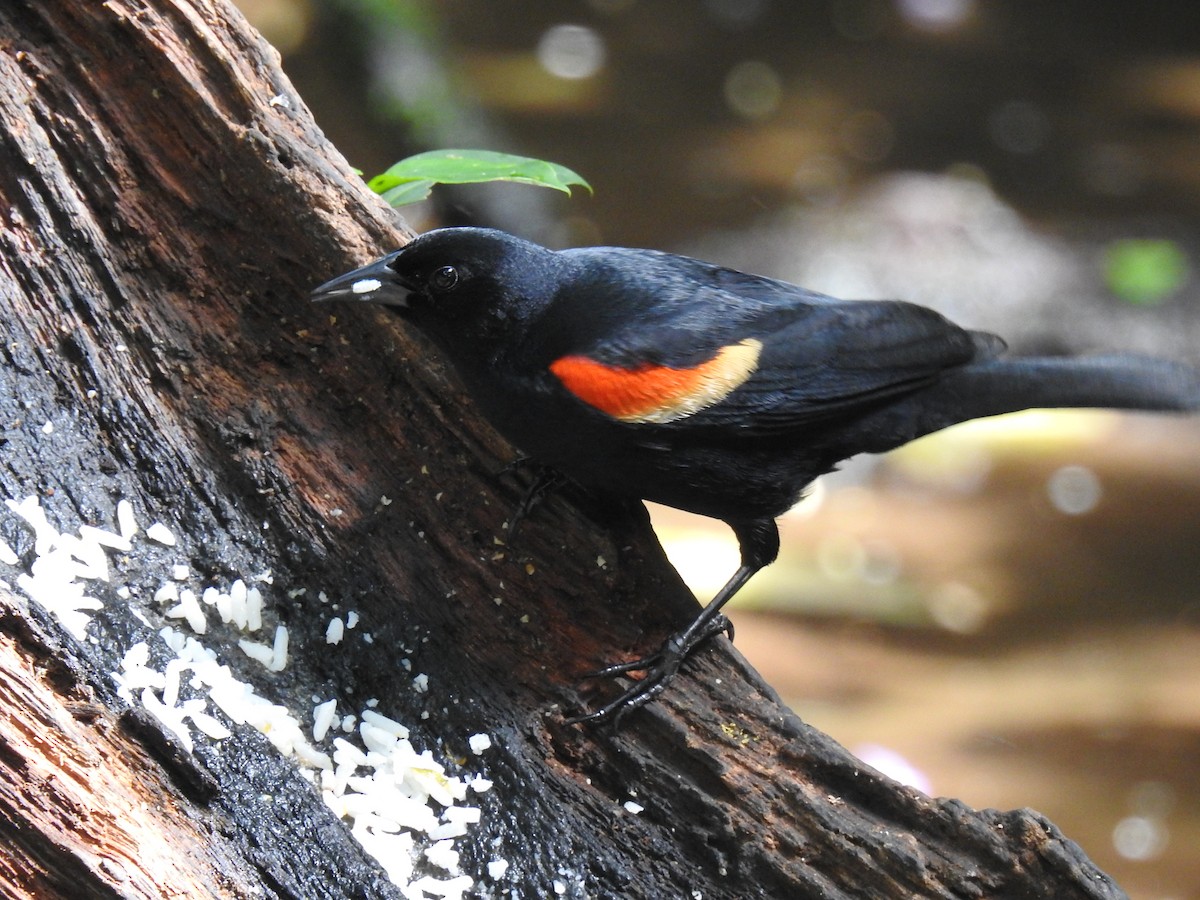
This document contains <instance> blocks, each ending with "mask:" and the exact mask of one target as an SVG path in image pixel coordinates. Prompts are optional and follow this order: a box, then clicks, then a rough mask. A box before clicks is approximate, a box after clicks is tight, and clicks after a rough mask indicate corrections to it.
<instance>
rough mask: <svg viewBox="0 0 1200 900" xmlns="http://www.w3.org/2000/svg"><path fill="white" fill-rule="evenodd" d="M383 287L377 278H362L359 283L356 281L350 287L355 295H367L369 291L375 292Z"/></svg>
mask: <svg viewBox="0 0 1200 900" xmlns="http://www.w3.org/2000/svg"><path fill="white" fill-rule="evenodd" d="M381 287H383V282H382V281H380V280H379V279H378V278H364V279H362V280H361V281H356V282H354V284H353V285H352V286H351V287H350V290H352V291H353V292H354V293H356V294H369V293H371V291H377V290H379V289H380V288H381Z"/></svg>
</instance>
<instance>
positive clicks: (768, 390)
mask: <svg viewBox="0 0 1200 900" xmlns="http://www.w3.org/2000/svg"><path fill="white" fill-rule="evenodd" d="M313 297H314V299H319V300H329V299H357V300H366V301H371V302H375V303H383V304H387V305H389V306H392V307H394V308H395V309H396V310H397V311H398V312H399V313H400V314H401V316H403V318H404V319H406V320H408V321H410V322H412V323H413V324H414V325H416V326H417V327H418V328H419V329H421V330H422V331H423V332H425V333H426V334H428V335H429V336H430V337H431V338H432V339H433V340H434V341H435V342H436V343H437V344H438V345H439V346H440V348H441V349H442V350H443V351H444V352H445V354H446V356H447V357H449V359H450V361H451V362H452V363H453V365H454V367H455V369H456V370H457V371H458V373H459V375H460V376H461V378H462V380H463V382H464V383H465V385H466V387H467V389H468V391H469V392H470V393H471V394H472V395H473V397H474V398H475V400H476V401H478V403H479V405H480V407H481V409H482V410H483V412H484V413H485V414H486V416H487V417H488V419H490V420H491V422H492V423H493V424H494V425H495V427H496V428H497V429H499V430H500V432H501V433H502V434H504V435H505V437H507V438H508V439H509V440H510V441H511V442H512V443H513V444H514V445H515V446H516V447H517V448H519V449H520V450H521V451H522V452H524V453H526V454H528V455H529V457H531V458H532V459H533V460H535V461H537V462H539V463H542V464H544V465H546V466H549V467H551V468H552V469H554V470H557V471H558V472H561V473H562V474H563V475H565V476H567V477H569V478H571V479H573V480H574V481H576V482H578V483H580V484H582V485H584V486H587V487H590V488H592V489H597V490H600V491H606V492H611V493H612V494H614V495H619V496H623V497H633V498H641V499H645V500H654V501H657V502H659V503H664V504H666V505H667V506H673V507H677V508H679V509H685V510H691V511H692V512H696V513H700V514H701V515H705V516H711V517H713V518H717V519H721V520H723V521H725V522H726V523H728V525H729V526H730V527H731V528H732V529H733V532H734V534H735V535H736V536H737V539H738V542H739V544H740V547H741V566H740V567H739V568H738V570H737V571H736V572H735V573H734V574H733V577H731V578H730V579H729V581H728V583H727V584H726V585H725V586H724V587H723V588H721V590H720V591H719V592H718V593H717V595H716V596H715V597H714V598H713V600H712V601H711V602H710V603H709V604H708V606H707V607H705V608H704V609H703V611H702V612H701V613H700V614H699V615H698V616H697V617H696V619H695V620H694V621H693V622H692V623H691V624H690V625H688V626H687V627H686V628H684V629H683V630H682V631H680V632H678V633H677V634H675V635H673V636H672V637H670V638H669V639H668V640H667V641H666V642H665V643H664V644H663V646H662V648H661V649H660V650H659V651H658V652H657V653H655V654H653V655H652V656H650V657H647V658H646V659H642V660H637V661H634V662H630V663H622V664H618V665H615V666H610V667H609V668H607V669H605V670H603V671H602V672H600V673H596V674H597V675H615V674H619V673H625V672H633V671H644V672H645V675H644V677H642V678H641V679H640V680H638V681H636V682H635V683H634V684H633V685H632V686H631V687H629V688H628V689H627V690H625V692H624V693H622V694H621V695H620V696H618V697H617V698H616V699H615V700H613V701H612V702H611V703H609V704H608V705H606V706H604V707H603V708H601V709H599V710H597V711H595V712H592V713H590V714H588V715H584V716H580V717H579V718H578V719H576V720H573V721H586V720H595V721H603V720H608V719H613V718H615V717H617V716H619V715H620V714H623V713H624V712H626V711H628V710H630V709H634V708H637V707H639V706H642V705H643V704H645V703H647V702H648V701H649V700H651V699H652V698H653V697H654V696H656V695H657V694H659V693H660V692H661V691H662V690H663V688H664V686H665V685H666V683H667V681H668V680H669V679H670V678H671V676H672V675H673V674H674V673H675V672H676V671H677V670H678V668H679V666H680V664H681V663H682V661H683V660H684V659H685V658H686V657H687V655H688V654H689V653H690V652H691V651H692V650H693V649H694V648H695V647H696V646H697V645H699V644H700V643H702V642H703V641H705V640H706V639H708V638H710V637H712V636H713V635H715V634H717V633H719V632H720V631H723V630H726V629H727V628H728V621H727V620H726V619H725V617H724V616H723V615H721V614H720V610H721V607H722V606H723V605H724V604H725V602H726V601H728V600H729V598H730V597H732V596H733V595H734V594H735V593H736V592H737V591H738V589H739V588H741V587H742V585H744V584H745V583H746V581H747V580H748V579H749V578H750V577H751V576H752V575H753V574H754V573H755V572H757V571H758V570H759V569H761V568H763V567H764V566H766V565H768V564H769V563H771V562H772V561H774V559H775V557H776V554H777V553H778V551H779V532H778V530H777V528H776V526H775V517H776V516H779V515H780V514H781V513H783V512H784V511H786V510H787V509H789V508H790V507H791V506H792V505H793V504H795V503H796V502H797V500H798V499H799V498H800V495H801V493H802V491H803V490H804V488H805V487H806V486H807V485H808V484H809V483H810V482H812V480H813V479H814V478H816V477H817V476H819V475H822V474H824V473H826V472H829V471H831V470H832V469H833V468H834V467H835V466H836V465H837V464H838V463H839V462H840V461H841V460H844V459H846V458H847V457H850V456H854V455H855V454H857V453H864V452H870V453H881V452H883V451H886V450H891V449H892V448H894V447H898V446H900V445H901V444H904V443H906V442H908V441H911V440H913V439H914V438H917V437H920V436H921V435H924V434H928V433H930V432H932V431H937V430H938V429H940V428H946V427H947V426H950V425H954V424H955V423H958V422H963V421H966V420H968V419H977V418H980V417H983V416H993V415H997V414H999V413H1006V412H1012V411H1014V410H1019V409H1028V408H1032V407H1112V408H1126V409H1145V410H1196V409H1200V373H1197V372H1196V371H1195V370H1193V369H1190V368H1188V367H1186V366H1183V365H1178V364H1174V363H1169V362H1164V361H1160V360H1154V359H1146V358H1140V357H1134V356H1100V357H1091V358H1075V359H1065V358H1013V359H1003V358H1001V353H1002V352H1003V351H1004V349H1005V345H1004V342H1003V341H1002V340H1001V339H1000V338H998V337H995V336H994V335H990V334H985V333H982V332H978V331H968V330H965V329H963V328H959V327H958V326H956V325H954V324H953V323H951V322H949V321H948V320H946V319H945V318H943V317H942V316H941V315H939V314H938V313H935V312H933V311H932V310H929V309H926V308H924V307H921V306H915V305H913V304H910V303H904V302H900V301H894V300H882V301H853V302H846V301H841V300H836V299H834V298H832V297H827V296H823V295H821V294H816V293H813V292H812V291H807V290H805V289H804V288H801V287H797V286H796V285H793V284H788V283H787V282H783V281H776V280H773V279H770V278H763V277H760V276H757V275H747V274H745V273H742V272H737V271H734V270H731V269H727V268H721V267H719V266H715V265H711V264H709V263H705V262H701V261H699V260H695V259H689V258H687V257H682V256H674V255H671V254H668V253H660V252H657V251H653V250H630V249H624V248H615V247H588V248H580V249H574V250H560V251H552V250H547V249H546V248H544V247H540V246H538V245H537V244H532V243H530V242H528V241H524V240H521V239H519V238H516V237H513V236H512V235H509V234H505V233H503V232H500V231H492V230H488V229H479V228H445V229H440V230H437V231H432V232H429V233H427V234H424V235H422V236H420V237H418V238H417V239H416V240H414V241H413V242H412V243H410V244H408V245H407V246H405V247H404V248H402V249H400V250H398V251H396V252H395V253H392V254H389V255H388V256H385V257H383V258H382V259H380V260H378V261H376V262H374V263H372V264H370V265H368V266H365V267H364V268H361V269H358V270H356V271H354V272H350V273H349V274H346V275H343V276H341V277H340V278H336V279H334V280H333V281H330V282H328V283H327V284H324V285H322V286H321V287H319V288H318V289H317V290H316V291H315V292H314V294H313Z"/></svg>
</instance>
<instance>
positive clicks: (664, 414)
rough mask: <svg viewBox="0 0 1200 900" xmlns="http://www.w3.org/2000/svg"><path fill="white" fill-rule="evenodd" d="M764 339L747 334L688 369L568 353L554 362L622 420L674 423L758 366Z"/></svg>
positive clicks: (568, 382) (575, 389) (578, 389)
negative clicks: (610, 362)
mask: <svg viewBox="0 0 1200 900" xmlns="http://www.w3.org/2000/svg"><path fill="white" fill-rule="evenodd" d="M761 352H762V342H761V341H757V340H754V339H753V338H747V339H746V340H744V341H741V342H740V343H737V344H729V345H728V346H725V347H722V348H721V349H720V350H718V351H717V353H716V355H714V356H713V357H712V359H709V360H706V361H705V362H702V363H700V365H698V366H693V367H692V368H689V369H675V368H672V367H670V366H655V365H643V366H637V367H636V368H632V369H625V368H621V367H620V366H609V365H605V364H604V363H600V362H596V361H595V360H594V359H589V358H588V357H586V356H564V357H563V358H562V359H558V360H555V361H554V362H553V363H551V365H550V371H551V372H553V373H554V375H555V377H557V378H558V380H559V381H561V382H562V384H563V387H565V388H566V389H567V390H568V391H570V392H571V393H572V394H574V395H575V396H576V397H578V398H579V399H580V400H582V401H583V402H584V403H586V404H588V405H589V406H593V407H595V408H596V409H598V410H600V411H601V412H603V413H606V414H607V415H610V416H612V417H613V418H614V419H619V420H621V421H622V422H641V423H658V424H663V423H666V422H674V421H675V420H676V419H683V418H686V417H687V416H690V415H693V414H694V413H698V412H700V410H702V409H706V408H708V407H710V406H712V405H713V404H715V403H719V402H720V401H722V400H724V399H725V398H726V397H728V396H729V394H730V393H732V392H733V390H734V389H735V388H737V387H738V386H739V385H741V384H744V383H745V381H746V380H747V379H748V378H749V377H750V376H751V375H752V374H754V370H755V369H756V368H757V367H758V357H759V354H760V353H761Z"/></svg>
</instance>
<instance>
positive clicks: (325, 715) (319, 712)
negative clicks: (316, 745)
mask: <svg viewBox="0 0 1200 900" xmlns="http://www.w3.org/2000/svg"><path fill="white" fill-rule="evenodd" d="M336 715H337V698H336V697H334V698H333V699H332V700H326V701H325V702H324V703H321V704H319V705H318V706H317V707H316V708H315V709H313V731H312V734H313V740H314V741H323V740H325V735H326V734H328V733H329V726H331V725H332V724H333V720H334V717H335V716H336Z"/></svg>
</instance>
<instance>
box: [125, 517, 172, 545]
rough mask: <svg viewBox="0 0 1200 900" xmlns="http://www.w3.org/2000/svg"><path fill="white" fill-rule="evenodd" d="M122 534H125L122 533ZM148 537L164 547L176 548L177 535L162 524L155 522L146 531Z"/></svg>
mask: <svg viewBox="0 0 1200 900" xmlns="http://www.w3.org/2000/svg"><path fill="white" fill-rule="evenodd" d="M122 533H124V532H123V531H122ZM146 537H148V538H150V540H152V541H154V542H155V543H158V544H162V545H163V546H164V547H174V546H175V543H176V541H175V535H174V534H172V533H171V529H170V528H168V527H167V526H166V525H164V524H163V523H162V522H155V523H154V524H153V525H151V526H150V527H149V528H147V529H146Z"/></svg>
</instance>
